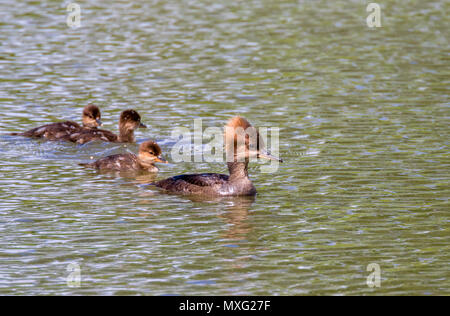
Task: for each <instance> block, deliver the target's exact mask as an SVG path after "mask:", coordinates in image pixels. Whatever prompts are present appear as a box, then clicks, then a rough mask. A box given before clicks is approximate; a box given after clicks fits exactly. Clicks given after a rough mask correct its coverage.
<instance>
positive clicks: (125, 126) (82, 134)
mask: <svg viewBox="0 0 450 316" xmlns="http://www.w3.org/2000/svg"><path fill="white" fill-rule="evenodd" d="M137 128H147V126H145V125H144V124H142V123H141V116H140V115H139V114H138V112H136V111H135V110H125V111H123V112H122V113H121V115H120V119H119V135H116V134H114V133H112V132H110V131H106V130H101V129H97V130H80V131H77V132H75V133H72V134H71V135H70V138H69V140H70V141H72V142H74V143H78V144H84V143H87V142H90V141H93V140H100V141H105V142H113V143H134V142H135V141H136V140H135V137H134V130H135V129H137Z"/></svg>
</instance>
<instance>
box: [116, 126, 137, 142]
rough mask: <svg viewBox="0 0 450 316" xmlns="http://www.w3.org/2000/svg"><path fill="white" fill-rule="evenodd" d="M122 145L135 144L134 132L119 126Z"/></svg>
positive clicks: (119, 139)
mask: <svg viewBox="0 0 450 316" xmlns="http://www.w3.org/2000/svg"><path fill="white" fill-rule="evenodd" d="M118 141H119V142H120V143H134V142H135V139H134V130H133V129H128V128H126V127H124V126H119V138H118Z"/></svg>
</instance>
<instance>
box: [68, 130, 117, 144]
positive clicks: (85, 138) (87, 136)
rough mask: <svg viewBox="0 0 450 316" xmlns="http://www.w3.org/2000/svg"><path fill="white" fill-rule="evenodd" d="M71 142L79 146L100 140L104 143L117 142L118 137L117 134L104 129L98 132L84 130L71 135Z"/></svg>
mask: <svg viewBox="0 0 450 316" xmlns="http://www.w3.org/2000/svg"><path fill="white" fill-rule="evenodd" d="M69 140H70V141H71V142H74V143H78V144H84V143H87V142H90V141H93V140H100V141H104V142H117V141H118V137H117V135H116V134H114V133H112V132H110V131H107V130H103V129H97V130H93V129H92V130H89V129H83V130H79V131H77V132H75V133H73V134H71V135H70V138H69Z"/></svg>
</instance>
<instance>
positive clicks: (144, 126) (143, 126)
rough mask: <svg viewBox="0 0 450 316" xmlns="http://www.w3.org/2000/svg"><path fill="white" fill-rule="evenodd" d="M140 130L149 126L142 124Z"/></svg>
mask: <svg viewBox="0 0 450 316" xmlns="http://www.w3.org/2000/svg"><path fill="white" fill-rule="evenodd" d="M139 128H147V125H145V124H142V123H140V124H139Z"/></svg>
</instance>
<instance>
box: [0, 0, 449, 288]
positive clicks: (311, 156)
mask: <svg viewBox="0 0 450 316" xmlns="http://www.w3.org/2000/svg"><path fill="white" fill-rule="evenodd" d="M68 3H69V2H66V3H64V4H62V3H61V1H46V2H45V3H40V2H38V1H19V2H16V1H8V0H6V1H2V2H1V6H0V16H1V22H0V29H1V32H0V43H1V44H0V110H1V112H0V113H1V115H2V119H1V121H0V134H1V136H0V160H1V173H0V192H1V196H2V199H1V201H0V294H9V295H16V294H52V295H55V294H76V295H78V294H133V295H134V294H139V295H172V294H181V295H183V294H186V295H189V294H192V295H303V294H313V295H325V294H326V295H353V294H358V295H361V294H362V295H381V294H399V295H405V294H418V295H437V294H447V295H448V294H450V282H449V280H448V276H449V275H450V269H449V259H450V255H449V254H450V246H449V241H450V232H449V229H450V223H449V220H450V217H449V195H450V190H449V180H450V177H449V161H450V160H449V158H450V157H449V151H448V145H449V127H448V126H449V123H450V121H449V114H450V110H449V91H448V86H449V75H450V73H449V49H448V47H449V42H448V40H449V31H448V17H447V15H446V14H447V12H448V9H449V7H448V2H446V1H413V0H411V1H402V2H398V1H396V2H395V3H394V1H383V3H382V27H381V28H376V29H371V28H369V27H367V25H366V17H367V15H368V13H367V12H366V10H365V9H366V6H367V3H368V1H356V0H355V1H284V0H283V1H268V0H267V1H266V0H263V1H256V0H255V1H233V2H230V3H227V4H224V3H217V1H200V0H189V1H183V3H181V1H140V0H135V1H132V2H130V1H110V2H105V1H83V2H82V3H81V2H80V4H81V27H80V28H78V29H71V28H69V27H68V26H67V25H66V23H65V21H66V18H67V14H68V13H67V12H66V6H67V4H68ZM89 102H94V103H95V104H97V105H99V106H100V107H101V110H102V114H103V122H104V124H105V126H104V128H106V129H109V130H113V131H115V130H117V120H118V116H119V114H120V112H121V111H122V110H123V109H126V108H134V109H136V110H137V111H138V112H139V113H140V114H141V115H142V118H143V122H144V123H146V124H147V125H148V126H149V127H150V128H149V129H147V130H145V131H144V130H139V131H138V133H137V138H138V142H142V141H144V140H145V139H148V138H152V139H156V140H157V141H158V143H160V145H161V147H162V149H163V152H165V153H166V155H167V153H168V152H170V149H171V146H172V145H173V140H171V133H172V130H173V128H174V127H177V126H182V127H188V128H192V127H193V120H194V119H196V118H201V119H203V124H204V127H205V128H206V127H212V126H219V127H220V126H223V124H224V123H225V122H226V120H227V119H228V118H229V117H231V116H233V115H235V114H240V115H242V116H245V117H246V118H248V119H249V120H250V121H251V122H252V123H253V124H254V125H257V126H273V127H279V128H280V143H281V145H280V156H281V157H282V158H283V159H284V161H285V162H284V163H283V164H282V165H280V168H279V170H278V172H277V173H274V174H265V173H261V172H260V167H261V164H259V163H256V164H252V165H251V167H250V174H251V178H252V180H253V181H254V184H255V186H256V187H257V190H258V195H257V196H256V197H255V198H254V199H249V198H229V199H222V200H209V201H204V200H198V199H197V200H196V199H190V198H187V197H180V196H174V195H165V194H162V193H161V192H159V191H158V190H155V189H152V188H150V187H148V186H146V185H145V184H146V183H149V182H152V181H154V180H155V177H154V176H151V175H139V176H135V177H133V176H123V175H115V174H99V173H96V172H95V171H91V170H86V169H83V168H82V167H80V166H78V163H80V162H84V161H87V160H89V159H90V158H91V157H93V158H99V157H102V156H105V155H109V154H113V153H118V152H125V151H127V150H128V151H136V150H137V145H128V146H126V148H125V146H124V145H118V144H100V143H90V144H85V145H83V146H77V145H74V144H69V143H61V142H43V141H39V140H30V139H25V138H22V137H16V136H8V135H7V133H8V132H15V131H22V130H26V129H29V128H32V127H35V126H38V125H40V124H44V123H47V122H54V121H58V120H62V119H71V120H77V121H79V120H80V114H81V109H82V107H83V106H84V105H86V104H87V103H89ZM166 158H168V159H169V160H171V158H170V156H166ZM192 172H226V166H225V165H224V164H221V163H207V162H197V163H177V164H174V163H172V164H169V165H163V166H161V171H160V173H159V174H158V175H157V176H156V179H162V178H165V177H168V176H172V175H176V174H181V173H192ZM71 263H76V264H78V265H79V266H80V268H81V286H80V287H79V288H72V287H68V286H67V282H66V280H67V276H68V275H69V273H70V272H68V271H67V267H68V265H69V264H71ZM370 263H376V264H378V265H379V266H380V269H381V287H379V288H370V287H368V285H367V284H366V280H367V277H368V276H369V273H370V272H367V270H366V268H367V265H368V264H370Z"/></svg>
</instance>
